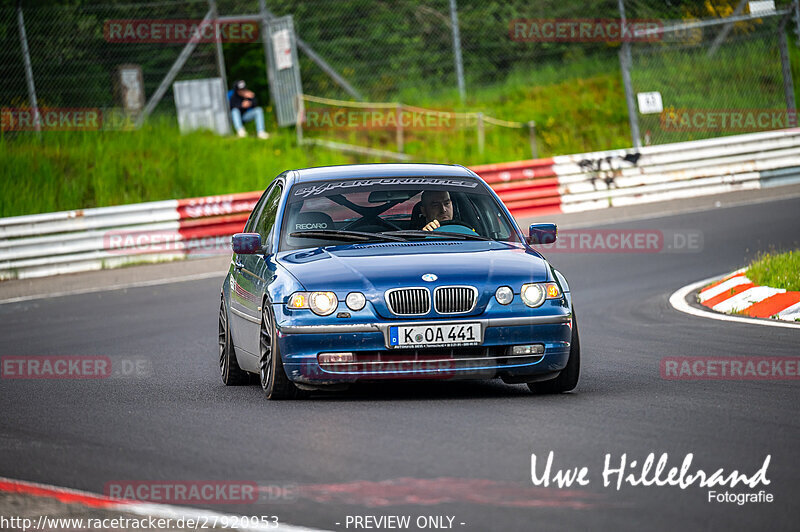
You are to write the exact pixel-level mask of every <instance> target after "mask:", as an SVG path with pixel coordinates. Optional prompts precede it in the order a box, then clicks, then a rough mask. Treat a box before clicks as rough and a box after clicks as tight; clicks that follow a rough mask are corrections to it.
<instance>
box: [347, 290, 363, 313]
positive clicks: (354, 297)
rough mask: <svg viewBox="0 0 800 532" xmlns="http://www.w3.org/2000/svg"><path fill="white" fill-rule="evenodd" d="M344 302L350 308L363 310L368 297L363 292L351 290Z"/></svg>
mask: <svg viewBox="0 0 800 532" xmlns="http://www.w3.org/2000/svg"><path fill="white" fill-rule="evenodd" d="M344 302H345V303H347V308H349V309H350V310H361V309H362V308H364V305H366V304H367V298H366V297H364V294H362V293H361V292H350V293H349V294H347V298H346V299H345V300H344Z"/></svg>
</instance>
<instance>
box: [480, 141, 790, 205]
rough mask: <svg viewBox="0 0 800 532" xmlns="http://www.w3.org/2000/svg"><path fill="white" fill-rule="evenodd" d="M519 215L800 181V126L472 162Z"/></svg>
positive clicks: (643, 201)
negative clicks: (546, 156)
mask: <svg viewBox="0 0 800 532" xmlns="http://www.w3.org/2000/svg"><path fill="white" fill-rule="evenodd" d="M473 170H475V171H476V172H477V173H478V174H479V175H481V176H482V177H483V178H484V179H485V180H486V181H487V182H489V183H491V184H492V187H493V188H494V189H495V190H496V191H497V193H498V194H499V195H500V197H501V198H502V199H503V201H504V202H505V204H506V205H507V206H508V208H509V209H510V210H511V211H512V212H513V213H514V214H515V215H516V216H518V217H527V216H538V215H547V214H552V213H559V212H575V211H583V210H589V209H600V208H607V207H615V206H620V205H630V204H634V203H646V202H652V201H661V200H667V199H677V198H684V197H690V196H700V195H705V194H716V193H719V192H727V191H732V190H744V189H753V188H761V187H768V186H776V185H782V184H790V183H796V182H800V129H797V128H794V129H784V130H777V131H768V132H763V133H751V134H747V135H736V136H731V137H720V138H714V139H708V140H697V141H691V142H681V143H676V144H663V145H659V146H647V147H644V148H640V149H638V150H637V149H626V150H611V151H603V152H594V153H582V154H577V155H563V156H557V157H553V158H551V159H536V160H530V161H518V162H513V163H507V164H493V165H485V166H479V167H474V168H473Z"/></svg>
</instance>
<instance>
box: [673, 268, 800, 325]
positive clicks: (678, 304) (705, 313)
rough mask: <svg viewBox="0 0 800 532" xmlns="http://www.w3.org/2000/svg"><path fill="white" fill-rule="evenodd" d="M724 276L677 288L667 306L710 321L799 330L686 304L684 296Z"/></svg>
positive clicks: (788, 322)
mask: <svg viewBox="0 0 800 532" xmlns="http://www.w3.org/2000/svg"><path fill="white" fill-rule="evenodd" d="M725 275H728V274H725ZM725 275H715V276H714V277H709V278H708V279H703V280H702V281H697V282H696V283H692V284H689V285H686V286H684V287H683V288H679V289H678V290H676V291H675V292H674V293H673V294H672V295H671V296H669V304H670V305H672V308H674V309H675V310H678V311H680V312H685V313H686V314H691V315H692V316H699V317H701V318H710V319H712V320H720V321H734V322H740V323H749V324H752V325H767V326H770V327H788V328H790V329H800V323H793V322H791V321H780V320H771V319H762V318H747V317H744V316H730V315H728V314H719V313H717V312H712V311H709V310H702V309H699V308H697V307H693V306H691V305H690V304H689V303H687V302H686V296H688V295H689V294H691V293H692V292H694V291H695V290H697V289H698V288H700V287H702V286H705V285H707V284H709V283H712V282H714V281H716V280H718V279H722V278H723V277H724V276H725Z"/></svg>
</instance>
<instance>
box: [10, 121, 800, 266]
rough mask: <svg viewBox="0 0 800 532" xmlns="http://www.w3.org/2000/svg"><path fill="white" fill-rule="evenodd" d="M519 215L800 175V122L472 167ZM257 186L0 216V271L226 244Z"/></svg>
mask: <svg viewBox="0 0 800 532" xmlns="http://www.w3.org/2000/svg"><path fill="white" fill-rule="evenodd" d="M473 170H475V171H476V172H477V173H478V174H479V175H480V176H481V177H483V178H484V179H485V180H486V181H487V182H488V183H489V184H490V185H491V186H492V188H494V189H495V190H496V191H497V193H498V194H499V196H500V197H501V198H502V199H503V201H504V202H505V204H506V205H507V206H508V207H509V209H510V210H511V212H512V213H513V214H514V215H515V216H517V217H530V216H546V215H548V214H553V213H560V212H575V211H582V210H588V209H598V208H608V207H614V206H619V205H629V204H634V203H645V202H651V201H660V200H665V199H677V198H684V197H689V196H699V195H704V194H716V193H719V192H726V191H731V190H743V189H755V188H761V187H767V186H775V185H781V184H789V183H796V182H800V129H786V130H778V131H769V132H764V133H752V134H747V135H737V136H732V137H722V138H715V139H709V140H700V141H692V142H683V143H678V144H666V145H660V146H649V147H645V148H641V149H638V150H635V149H627V150H611V151H603V152H593V153H584V154H577V155H564V156H558V157H552V158H548V159H533V160H529V161H517V162H511V163H504V164H492V165H483V166H477V167H474V168H473ZM260 195H261V192H260V191H258V192H247V193H242V194H231V195H226V196H209V197H204V198H190V199H183V200H169V201H157V202H150V203H139V204H133V205H123V206H119V207H103V208H97V209H84V210H75V211H64V212H54V213H45V214H34V215H27V216H16V217H12V218H2V219H0V279H13V278H20V279H21V278H31V277H42V276H47V275H56V274H62V273H72V272H79V271H88V270H98V269H102V268H111V267H117V266H122V265H125V264H131V263H138V262H156V261H164V260H174V259H183V258H193V257H200V256H209V255H214V254H229V253H230V235H232V234H233V233H236V232H238V231H241V229H242V227H243V226H244V223H245V221H246V220H247V216H248V214H249V212H250V211H251V210H252V208H253V206H254V205H255V203H256V201H257V200H258V198H259V197H260Z"/></svg>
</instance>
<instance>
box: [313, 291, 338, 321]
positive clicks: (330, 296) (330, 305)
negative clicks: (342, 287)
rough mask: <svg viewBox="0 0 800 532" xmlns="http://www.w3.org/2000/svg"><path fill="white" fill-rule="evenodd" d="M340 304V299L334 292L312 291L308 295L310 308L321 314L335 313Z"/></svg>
mask: <svg viewBox="0 0 800 532" xmlns="http://www.w3.org/2000/svg"><path fill="white" fill-rule="evenodd" d="M338 305H339V300H338V299H336V294H334V293H333V292H311V294H310V295H309V296H308V308H310V309H311V311H312V312H313V313H314V314H319V315H320V316H327V315H328V314H331V313H333V311H334V310H336V307H337V306H338Z"/></svg>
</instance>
